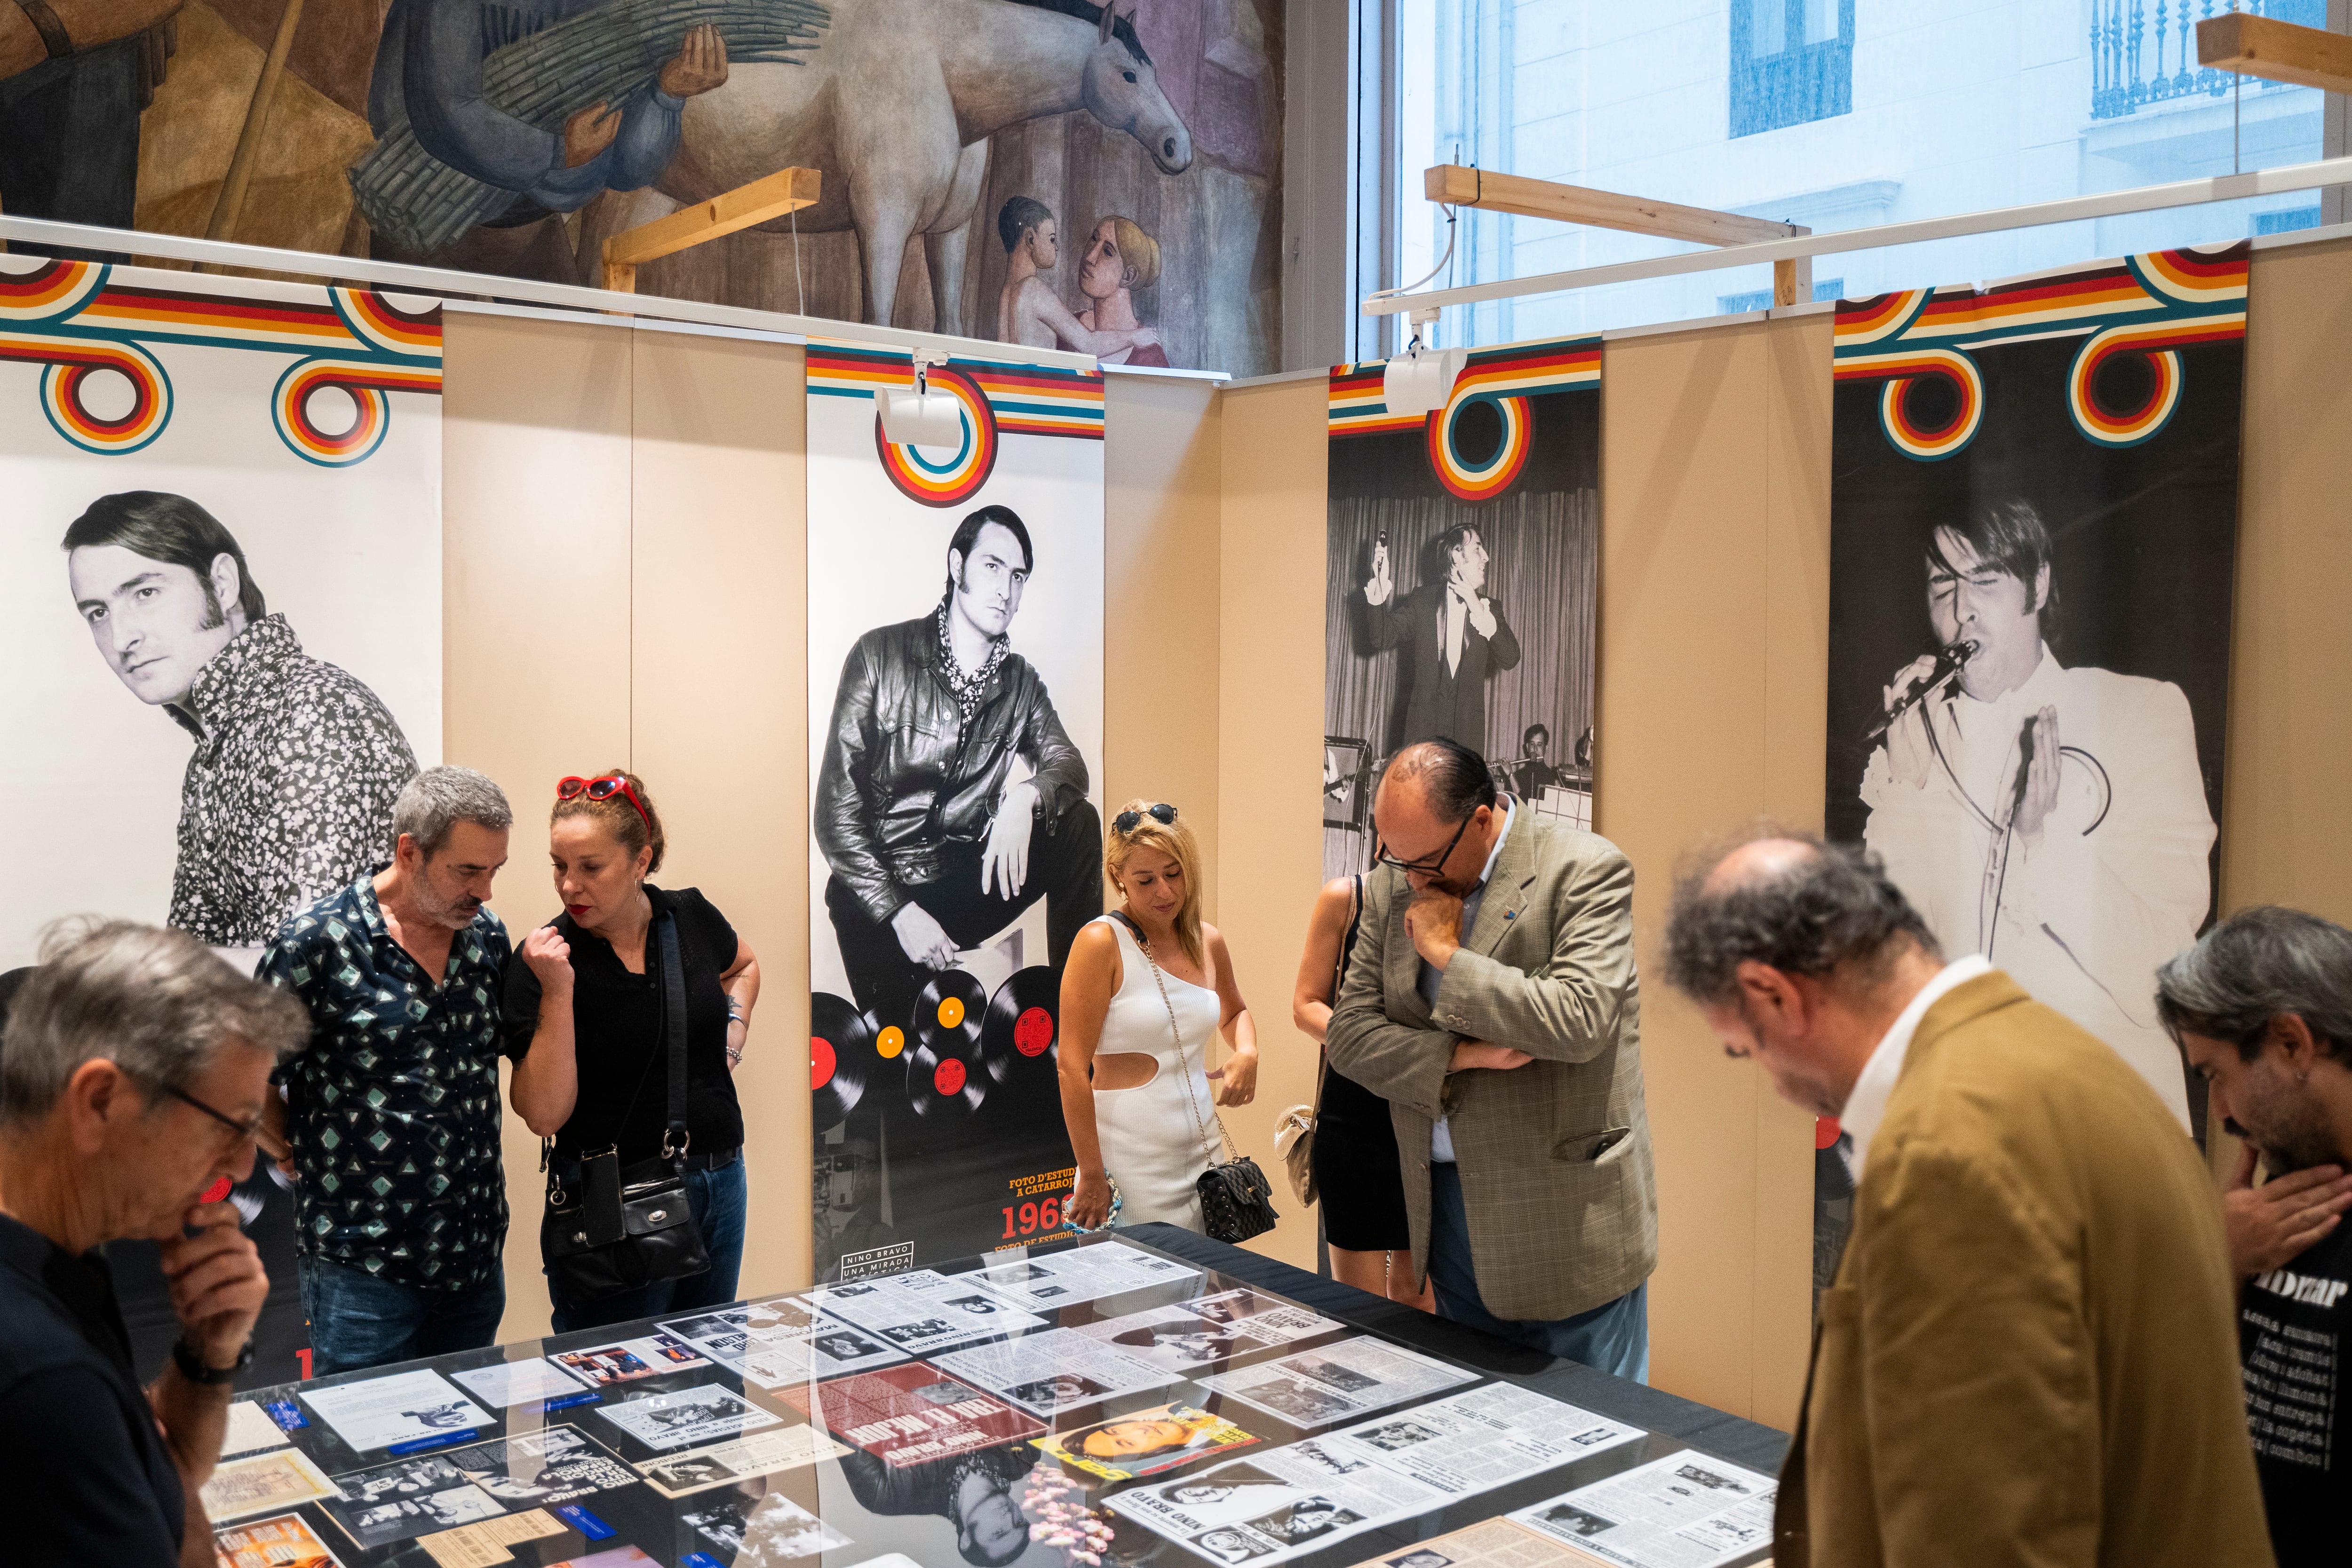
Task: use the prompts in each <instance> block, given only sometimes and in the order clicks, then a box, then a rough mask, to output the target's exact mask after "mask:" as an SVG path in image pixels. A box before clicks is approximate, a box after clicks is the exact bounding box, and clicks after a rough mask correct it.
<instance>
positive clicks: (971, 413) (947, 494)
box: [874, 367, 996, 507]
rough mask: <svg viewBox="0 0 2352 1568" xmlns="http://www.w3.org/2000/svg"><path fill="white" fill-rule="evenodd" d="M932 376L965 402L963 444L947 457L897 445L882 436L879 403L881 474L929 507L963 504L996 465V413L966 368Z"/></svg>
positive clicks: (936, 385) (935, 385) (935, 384)
mask: <svg viewBox="0 0 2352 1568" xmlns="http://www.w3.org/2000/svg"><path fill="white" fill-rule="evenodd" d="M929 382H930V386H931V390H932V391H933V392H947V393H949V394H950V395H952V396H953V397H954V398H955V400H956V402H960V403H961V404H962V405H963V444H962V445H961V446H960V447H958V448H957V449H956V450H955V452H954V453H953V455H950V456H948V457H946V458H944V459H939V458H935V457H934V456H932V455H930V454H929V453H926V452H920V451H918V450H917V449H916V448H914V447H912V446H895V445H893V444H891V443H890V441H889V440H888V438H887V437H886V436H884V435H883V434H882V411H881V409H880V408H879V407H877V408H876V409H875V411H874V450H875V451H876V452H877V454H879V455H880V456H881V459H882V472H883V473H885V474H887V475H888V476H890V483H892V484H893V485H896V486H898V492H899V494H901V495H903V496H905V497H907V498H908V500H910V501H920V502H921V503H922V504H923V505H924V506H926V507H954V506H960V505H961V504H962V503H963V502H965V501H968V500H970V499H971V497H973V496H975V495H977V494H979V492H980V487H981V486H982V485H985V484H987V483H988V476H989V475H990V474H992V473H993V472H994V471H995V469H996V415H995V413H993V412H992V410H991V409H990V408H989V406H988V397H987V394H986V393H984V392H982V391H981V390H980V387H979V384H978V383H977V382H973V381H972V379H971V377H970V376H967V375H965V374H964V373H963V372H962V371H957V370H950V369H947V368H945V367H934V368H933V369H932V370H931V371H930V373H929ZM890 390H892V389H888V388H882V387H877V388H876V389H875V392H874V395H875V397H876V398H877V399H879V398H881V397H883V396H885V395H887V392H889V391H890Z"/></svg>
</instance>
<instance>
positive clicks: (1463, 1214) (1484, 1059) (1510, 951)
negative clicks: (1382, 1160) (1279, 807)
mask: <svg viewBox="0 0 2352 1568" xmlns="http://www.w3.org/2000/svg"><path fill="white" fill-rule="evenodd" d="M1372 821H1373V822H1374V823H1375V825H1376V826H1377V827H1378V828H1379V830H1380V834H1381V867H1382V869H1381V870H1380V871H1378V872H1375V873H1373V874H1372V875H1370V876H1369V877H1367V878H1365V879H1364V915H1363V925H1362V927H1361V929H1360V933H1359V935H1358V936H1357V938H1356V948H1355V953H1354V956H1352V957H1350V958H1349V962H1348V973H1347V976H1346V978H1345V980H1344V982H1343V984H1342V985H1341V987H1340V988H1339V1005H1338V1006H1337V1007H1335V1008H1334V1009H1332V1013H1331V1027H1330V1032H1329V1035H1328V1038H1327V1040H1326V1042H1325V1043H1326V1047H1327V1049H1328V1051H1330V1053H1331V1065H1332V1067H1333V1068H1335V1069H1336V1070H1338V1071H1341V1072H1344V1073H1346V1074H1347V1075H1348V1076H1349V1077H1350V1078H1352V1079H1354V1080H1355V1081H1356V1082H1359V1083H1360V1084H1362V1085H1364V1086H1365V1087H1366V1088H1368V1089H1370V1090H1371V1091H1372V1092H1374V1093H1375V1094H1378V1095H1380V1096H1381V1097H1382V1098H1383V1099H1385V1100H1387V1101H1388V1102H1389V1113H1390V1118H1391V1121H1393V1122H1394V1123H1395V1124H1396V1138H1397V1156H1398V1160H1399V1163H1400V1164H1401V1165H1402V1167H1403V1176H1404V1201H1405V1211H1406V1214H1407V1216H1408V1218H1410V1219H1411V1221H1412V1261H1413V1272H1414V1278H1415V1279H1416V1280H1423V1279H1427V1280H1430V1281H1433V1283H1434V1284H1435V1286H1436V1293H1437V1306H1438V1312H1439V1314H1440V1315H1441V1316H1443V1317H1446V1318H1451V1319H1453V1320H1454V1321H1455V1322H1465V1323H1468V1324H1470V1325H1471V1326H1472V1327H1474V1328H1479V1329H1484V1330H1485V1331H1486V1332H1487V1333H1493V1334H1497V1335H1500V1336H1502V1337H1504V1338H1506V1339H1513V1340H1517V1341H1518V1342H1519V1343H1524V1344H1528V1345H1532V1346H1534V1347H1535V1348H1537V1349H1538V1350H1543V1351H1547V1352H1549V1353H1550V1354H1553V1355H1558V1356H1565V1357H1567V1358H1569V1359H1570V1360H1573V1361H1580V1362H1583V1363H1584V1364H1586V1365H1588V1366H1595V1367H1598V1368H1600V1369H1601V1371H1603V1372H1610V1373H1614V1374H1616V1375H1619V1376H1621V1377H1631V1378H1635V1379H1640V1380H1646V1379H1647V1376H1648V1372H1649V1346H1650V1339H1649V1316H1648V1295H1647V1281H1648V1279H1649V1276H1650V1271H1651V1270H1653V1269H1654V1268H1655V1267H1657V1261H1658V1204H1657V1194H1656V1189H1655V1187H1654V1186H1653V1184H1652V1180H1651V1172H1650V1124H1649V1120H1648V1118H1647V1116H1646V1115H1645V1114H1644V1113H1643V1106H1642V1037H1641V997H1640V991H1639V988H1638V986H1637V984H1636V981H1635V977H1634V971H1633V866H1632V865H1630V864H1628V863H1627V862H1626V860H1625V857H1624V856H1623V855H1622V854H1621V853H1620V852H1618V850H1617V847H1616V846H1615V845H1614V844H1612V843H1611V842H1609V841H1607V840H1606V839H1601V838H1596V837H1594V836H1593V835H1592V834H1591V833H1583V832H1578V831H1576V830H1574V829H1572V828H1565V827H1559V826H1556V825H1555V824H1552V823H1549V822H1547V821H1543V820H1542V819H1541V818H1539V817H1538V816H1537V815H1536V814H1535V812H1534V811H1533V810H1529V809H1528V805H1527V803H1526V802H1525V801H1516V800H1512V799H1510V798H1509V797H1508V796H1504V795H1498V794H1496V790H1495V782H1494V778H1493V776H1492V774H1491V773H1490V772H1489V771H1488V769H1487V767H1486V762H1485V760H1484V759H1482V758H1480V757H1479V756H1478V754H1477V753H1476V752H1475V751H1473V750H1471V749H1470V748H1469V747H1466V746H1463V745H1461V744H1460V743H1459V742H1456V741H1453V740H1445V739H1437V740H1425V741H1422V742H1420V743H1418V744H1416V745H1413V746H1408V747H1405V748H1404V749H1403V750H1402V751H1401V752H1399V753H1397V755H1396V758H1395V759H1394V760H1393V761H1391V763H1390V764H1389V768H1388V771H1387V773H1386V774H1385V775H1384V776H1383V777H1382V779H1381V789H1380V794H1379V796H1378V797H1377V798H1376V799H1375V800H1374V803H1373V806H1372Z"/></svg>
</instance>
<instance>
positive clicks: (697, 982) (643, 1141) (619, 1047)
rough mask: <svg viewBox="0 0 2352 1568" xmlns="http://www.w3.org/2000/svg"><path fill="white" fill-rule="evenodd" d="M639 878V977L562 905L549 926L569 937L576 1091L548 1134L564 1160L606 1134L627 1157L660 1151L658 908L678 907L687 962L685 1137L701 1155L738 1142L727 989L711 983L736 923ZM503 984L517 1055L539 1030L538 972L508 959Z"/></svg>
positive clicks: (663, 1081)
mask: <svg viewBox="0 0 2352 1568" xmlns="http://www.w3.org/2000/svg"><path fill="white" fill-rule="evenodd" d="M645 887H646V898H647V899H648V900H649V901H651V903H652V904H653V906H654V915H655V924H654V925H650V926H648V927H646V972H645V973H644V974H642V975H633V974H631V973H629V971H628V970H627V969H626V968H625V967H622V964H621V960H620V956H619V955H617V954H615V953H614V951H613V945H612V944H611V943H609V942H607V941H605V940H604V938H603V937H602V936H594V935H593V934H591V933H589V932H586V931H583V930H582V929H581V928H580V927H579V925H577V924H576V923H575V922H574V921H573V920H572V916H570V915H557V916H556V917H555V928H556V930H558V931H559V932H561V933H562V935H563V939H564V941H566V942H568V943H570V944H571V945H572V1051H573V1054H574V1057H575V1059H576V1060H577V1061H578V1062H579V1071H580V1098H579V1100H578V1102H577V1103H574V1104H573V1106H572V1119H571V1120H570V1121H568V1122H566V1123H564V1124H563V1129H562V1131H561V1132H559V1133H557V1134H555V1152H556V1154H557V1155H561V1156H562V1157H563V1158H566V1159H578V1158H579V1157H580V1155H581V1152H582V1151H583V1150H602V1149H604V1148H605V1147H606V1146H607V1145H611V1144H614V1143H615V1142H617V1143H618V1144H619V1145H620V1147H621V1163H622V1164H623V1165H631V1164H634V1163H635V1162H636V1161H638V1160H649V1159H652V1158H654V1157H655V1156H656V1155H659V1154H660V1153H661V1142H662V1129H663V1127H665V1126H666V1125H667V1124H668V1120H669V1118H668V1115H667V1113H666V1112H665V1110H664V1109H663V1103H662V1099H663V1094H664V1092H665V1091H666V1090H667V1078H666V1076H665V1074H666V1073H667V1070H668V1062H667V1051H668V1050H669V1040H668V1037H667V1034H666V1033H665V1032H664V1025H663V1019H662V955H661V946H662V945H661V926H660V916H661V915H662V913H663V912H664V911H665V910H667V911H669V912H670V913H672V914H674V915H676V916H677V942H678V955H679V956H680V958H681V959H682V960H683V962H684V964H685V967H686V1107H687V1109H686V1128H687V1131H688V1134H691V1135H692V1140H693V1141H692V1144H691V1145H690V1146H691V1148H692V1150H693V1152H694V1153H696V1154H710V1155H715V1154H719V1153H721V1152H723V1151H725V1150H728V1149H733V1148H740V1147H741V1146H742V1143H743V1111H742V1107H741V1106H740V1104H738V1103H736V1099H735V1076H734V1074H733V1073H731V1072H729V1071H727V993H726V991H725V990H724V989H723V988H721V987H720V986H719V975H720V973H721V972H722V971H724V970H725V969H726V968H727V967H729V966H730V965H731V964H733V963H734V962H735V948H736V946H737V943H736V939H735V928H734V927H733V926H731V925H728V924H727V917H726V916H725V915H721V914H719V911H718V910H717V909H716V908H714V907H712V905H711V903H710V901H709V899H707V898H705V897H703V896H702V894H700V893H699V892H698V891H697V890H696V889H694V888H690V887H689V888H686V889H684V890H683V891H681V892H677V893H665V892H663V891H662V890H661V889H660V888H658V887H656V886H655V885H654V884H653V883H646V884H645ZM506 992H507V999H506V1030H507V1047H508V1050H509V1052H510V1053H511V1054H512V1055H513V1057H514V1059H515V1060H516V1061H521V1060H522V1058H523V1055H524V1053H525V1052H526V1051H529V1050H530V1037H531V1036H532V1035H533V1034H534V1033H535V1032H537V1030H538V1029H539V997H540V988H539V977H538V976H537V975H534V974H532V973H531V971H530V965H528V964H525V963H523V962H521V961H520V958H518V959H517V960H516V961H515V962H514V963H511V964H509V965H508V966H507V981H506ZM640 1085H642V1086H643V1087H642V1090H641V1089H640ZM633 1099H634V1100H635V1109H631V1101H632V1100H633ZM624 1116H625V1117H626V1122H625V1124H624V1120H623V1118H624Z"/></svg>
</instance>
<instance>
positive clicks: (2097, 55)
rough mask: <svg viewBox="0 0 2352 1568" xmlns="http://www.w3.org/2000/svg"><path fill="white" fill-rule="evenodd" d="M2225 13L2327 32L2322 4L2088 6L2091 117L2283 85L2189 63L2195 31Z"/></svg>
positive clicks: (2142, 0) (2315, 0)
mask: <svg viewBox="0 0 2352 1568" xmlns="http://www.w3.org/2000/svg"><path fill="white" fill-rule="evenodd" d="M2231 11H2251V12H2252V13H2253V14H2254V15H2256V16H2273V17H2276V18H2277V19H2278V20H2280V21H2282V22H2295V23H2299V24H2301V25H2302V26H2306V27H2325V26H2327V0H2237V3H2235V4H2232V3H2231V0H2091V118H2092V119H2094V120H2121V119H2122V118H2124V116H2126V115H2128V114H2137V113H2138V112H2139V111H2140V110H2143V109H2150V108H2155V107H2158V106H2159V105H2163V104H2168V103H2178V102H2179V101H2181V100H2183V99H2190V98H2195V97H2199V96H2200V95H2201V96H2204V97H2207V98H2222V97H2226V96H2227V95H2228V93H2229V91H2230V87H2231V83H2233V82H2237V81H2243V82H2244V83H2245V87H2246V89H2247V90H2259V91H2263V92H2271V91H2275V90H2276V89H2280V88H2283V87H2285V86H2287V85H2288V84H2287V83H2285V82H2276V81H2264V80H2263V79H2261V78H2241V77H2238V76H2235V75H2233V74H2232V73H2231V72H2229V71H2217V70H2212V69H2210V68H2205V67H2202V66H2200V65H2199V64H2198V63H2197V24H2198V23H2200V22H2201V21H2203V20H2205V18H2207V17H2208V16H2222V15H2224V14H2226V13H2228V12H2231Z"/></svg>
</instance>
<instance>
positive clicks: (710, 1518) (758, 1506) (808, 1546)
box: [678, 1492, 849, 1568]
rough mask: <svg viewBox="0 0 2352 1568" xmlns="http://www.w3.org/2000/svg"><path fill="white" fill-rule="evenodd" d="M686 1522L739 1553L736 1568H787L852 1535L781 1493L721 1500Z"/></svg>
mask: <svg viewBox="0 0 2352 1568" xmlns="http://www.w3.org/2000/svg"><path fill="white" fill-rule="evenodd" d="M678 1518H679V1521H680V1522H682V1523H685V1524H687V1525H689V1526H691V1527H692V1528H693V1530H694V1531H695V1532H696V1533H697V1534H698V1535H700V1536H702V1537H703V1538H704V1539H705V1540H707V1541H709V1542H712V1543H714V1544H716V1545H718V1546H721V1547H724V1548H725V1549H726V1550H727V1551H729V1552H732V1553H733V1554H734V1558H733V1568H783V1565H784V1564H785V1563H798V1562H802V1561H803V1560H805V1559H807V1558H811V1557H814V1556H815V1555H816V1554H817V1553H818V1552H828V1551H831V1550H832V1549H833V1548H835V1547H836V1546H846V1545H848V1544H849V1537H848V1536H846V1535H844V1534H843V1533H841V1531H838V1530H835V1529H834V1528H833V1527H832V1526H831V1525H829V1524H826V1523H825V1522H824V1521H823V1520H821V1519H819V1518H817V1516H816V1515H814V1514H813V1513H811V1512H809V1511H808V1510H806V1509H804V1508H803V1507H801V1506H800V1504H798V1503H796V1502H794V1501H793V1500H792V1499H790V1498H788V1497H785V1496H783V1495H782V1494H781V1493H775V1492H772V1493H770V1494H769V1495H767V1496H766V1497H761V1498H748V1497H743V1496H740V1495H737V1496H732V1497H726V1498H721V1499H719V1500H715V1501H712V1502H709V1503H706V1504H703V1505H701V1506H698V1507H695V1508H690V1509H688V1510H687V1511H685V1512H683V1513H681V1514H680V1515H679V1516H678Z"/></svg>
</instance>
